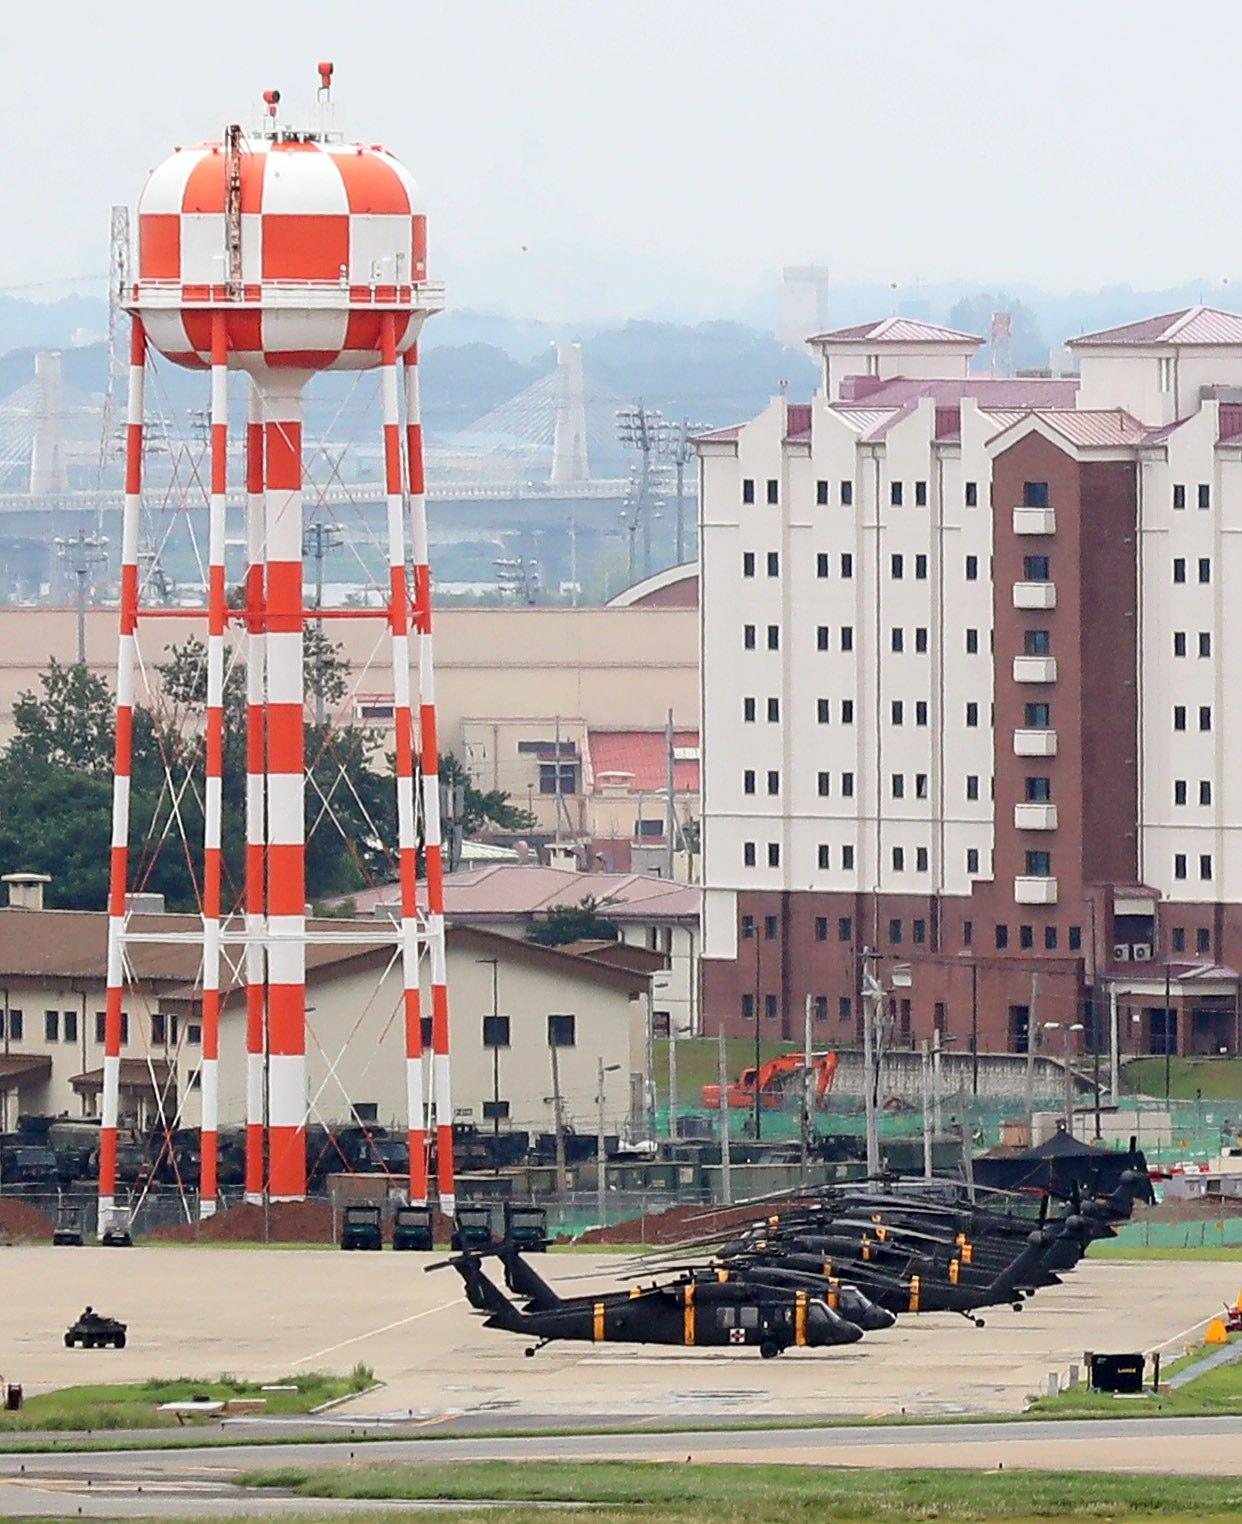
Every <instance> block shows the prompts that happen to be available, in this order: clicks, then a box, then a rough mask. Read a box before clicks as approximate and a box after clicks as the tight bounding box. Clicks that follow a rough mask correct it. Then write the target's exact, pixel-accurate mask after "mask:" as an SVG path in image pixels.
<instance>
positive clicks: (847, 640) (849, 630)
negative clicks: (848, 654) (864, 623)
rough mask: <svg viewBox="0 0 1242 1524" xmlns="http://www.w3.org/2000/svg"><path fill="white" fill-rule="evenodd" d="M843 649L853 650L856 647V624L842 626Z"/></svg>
mask: <svg viewBox="0 0 1242 1524" xmlns="http://www.w3.org/2000/svg"><path fill="white" fill-rule="evenodd" d="M841 649H842V650H843V651H852V650H853V649H854V626H853V625H852V624H843V625H842V626H841Z"/></svg>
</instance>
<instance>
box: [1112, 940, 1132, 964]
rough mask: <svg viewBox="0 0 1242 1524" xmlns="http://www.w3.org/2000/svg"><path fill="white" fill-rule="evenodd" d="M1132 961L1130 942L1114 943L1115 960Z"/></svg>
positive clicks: (1117, 961)
mask: <svg viewBox="0 0 1242 1524" xmlns="http://www.w3.org/2000/svg"><path fill="white" fill-rule="evenodd" d="M1129 961H1130V944H1129V943H1128V942H1114V943H1113V962H1114V963H1128V962H1129Z"/></svg>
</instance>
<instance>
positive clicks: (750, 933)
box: [742, 915, 755, 942]
mask: <svg viewBox="0 0 1242 1524" xmlns="http://www.w3.org/2000/svg"><path fill="white" fill-rule="evenodd" d="M754 935H755V918H754V916H753V915H744V916H743V917H742V941H743V942H750V941H753V940H754Z"/></svg>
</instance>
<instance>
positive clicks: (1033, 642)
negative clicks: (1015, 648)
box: [1022, 630, 1052, 656]
mask: <svg viewBox="0 0 1242 1524" xmlns="http://www.w3.org/2000/svg"><path fill="white" fill-rule="evenodd" d="M1022 649H1023V652H1024V653H1025V654H1026V655H1027V656H1051V655H1052V632H1051V631H1050V630H1027V631H1025V632H1024V634H1023V636H1022Z"/></svg>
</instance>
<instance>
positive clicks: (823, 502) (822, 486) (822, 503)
mask: <svg viewBox="0 0 1242 1524" xmlns="http://www.w3.org/2000/svg"><path fill="white" fill-rule="evenodd" d="M815 502H816V504H817V506H818V507H820V508H824V507H826V506H827V504H828V483H827V482H816V483H815Z"/></svg>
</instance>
